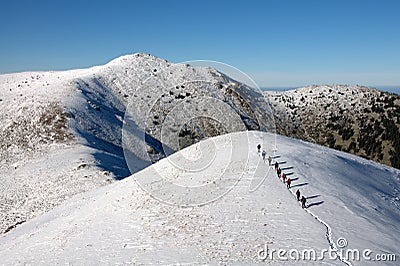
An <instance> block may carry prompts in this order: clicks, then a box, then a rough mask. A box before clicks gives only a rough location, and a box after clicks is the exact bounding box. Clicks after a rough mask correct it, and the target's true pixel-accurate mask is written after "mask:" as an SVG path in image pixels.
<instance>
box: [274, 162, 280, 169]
mask: <svg viewBox="0 0 400 266" xmlns="http://www.w3.org/2000/svg"><path fill="white" fill-rule="evenodd" d="M278 166H279V164H278V162H275V170H277V169H278Z"/></svg>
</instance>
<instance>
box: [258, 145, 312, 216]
mask: <svg viewBox="0 0 400 266" xmlns="http://www.w3.org/2000/svg"><path fill="white" fill-rule="evenodd" d="M257 150H258V153H260V152H261V144H258V145H257ZM261 155H262V158H263V160H264V162H265V157H266V156H267V152H266V151H265V150H263V151H262V153H261ZM271 162H272V158H271V156H268V166H271ZM274 167H275V171H276V174H277V175H278V178H279V179H281V178H282V181H283V183H284V184H286V187H287V188H288V189H290V185H291V184H292V180H291V179H290V177H287V175H286V174H285V173H283V172H282V169H281V168H280V167H279V163H278V162H277V161H276V162H275V164H274ZM296 198H297V201H300V202H301V207H302V208H306V207H307V206H306V203H307V199H306V198H305V197H304V195H303V196H301V193H300V190H299V189H297V190H296Z"/></svg>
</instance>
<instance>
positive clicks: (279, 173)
mask: <svg viewBox="0 0 400 266" xmlns="http://www.w3.org/2000/svg"><path fill="white" fill-rule="evenodd" d="M276 173H277V174H278V178H281V173H282V170H281V168H278V170H277V171H276Z"/></svg>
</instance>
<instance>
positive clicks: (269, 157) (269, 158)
mask: <svg viewBox="0 0 400 266" xmlns="http://www.w3.org/2000/svg"><path fill="white" fill-rule="evenodd" d="M271 162H272V158H271V156H268V166H270V165H271Z"/></svg>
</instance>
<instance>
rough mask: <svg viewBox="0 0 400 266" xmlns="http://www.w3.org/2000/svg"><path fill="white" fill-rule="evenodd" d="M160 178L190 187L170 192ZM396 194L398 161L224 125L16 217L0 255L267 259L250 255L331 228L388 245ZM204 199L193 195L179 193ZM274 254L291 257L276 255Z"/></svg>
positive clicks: (395, 231)
mask: <svg viewBox="0 0 400 266" xmlns="http://www.w3.org/2000/svg"><path fill="white" fill-rule="evenodd" d="M258 143H262V144H263V148H265V149H266V150H267V153H268V155H272V156H274V158H275V159H274V161H275V160H277V161H278V162H279V164H280V167H281V168H282V170H283V172H285V173H286V174H287V175H288V176H289V177H290V178H291V179H292V180H293V182H292V189H291V190H288V189H287V188H286V186H285V185H284V184H283V183H282V181H281V180H280V179H278V178H277V175H276V173H275V171H274V169H273V167H268V166H267V165H266V164H265V163H264V162H262V161H261V157H260V156H259V154H258V153H257V152H256V145H257V144H258ZM199 150H201V154H203V155H204V154H213V155H215V156H214V157H213V156H211V157H210V156H202V155H201V154H200V155H199ZM181 158H185V159H186V160H189V161H190V160H192V163H193V165H195V164H196V163H197V162H198V161H200V162H202V160H206V161H207V160H208V159H209V158H214V159H213V160H211V161H210V163H209V164H208V167H205V168H204V169H203V170H199V171H197V172H194V171H191V169H190V166H189V167H188V168H182V167H180V168H177V166H176V163H179V162H180V160H182V159H181ZM226 158H230V159H229V160H226ZM224 161H226V162H227V164H228V166H229V167H227V168H226V167H225V166H226V164H225V163H221V162H224ZM222 173H224V174H226V175H223V174H222ZM157 176H162V177H163V179H157ZM264 177H265V179H264ZM188 179H190V180H191V181H188ZM146 180H149V182H146ZM165 180H169V181H170V182H171V181H173V182H174V183H176V184H180V185H181V187H183V188H186V189H187V190H188V191H190V192H193V193H194V194H192V195H190V194H185V193H176V192H177V190H176V187H175V186H169V185H168V184H169V183H167V182H165ZM191 185H193V186H191ZM199 186H200V187H201V188H202V193H199V192H198V190H197V188H198V187H199ZM298 188H299V189H300V190H301V192H302V194H304V195H305V196H307V197H308V209H307V210H303V209H302V208H301V206H300V204H299V203H298V202H297V200H296V199H295V197H294V192H295V190H296V189H298ZM168 189H170V190H169V191H168ZM149 191H150V192H151V194H149V193H148V192H149ZM224 191H228V192H227V193H226V194H224V195H223V196H221V197H219V196H220V195H222V192H224ZM160 192H161V193H160ZM168 192H169V193H168ZM212 192H215V195H213V194H212ZM399 193H400V171H399V170H397V169H394V168H390V167H387V166H383V165H380V164H378V163H374V162H372V161H368V160H365V159H362V158H359V157H356V156H353V155H349V154H346V153H343V152H338V151H335V150H332V149H328V148H325V147H321V146H318V145H315V144H310V143H306V142H302V141H298V140H294V139H290V138H286V137H282V136H275V135H273V134H268V133H260V132H254V131H249V132H241V133H232V134H227V135H223V136H218V137H215V138H210V139H207V140H204V141H201V142H199V143H197V144H195V145H192V146H190V147H188V148H186V149H184V150H182V151H179V152H177V153H175V154H173V155H172V156H170V157H168V158H165V159H162V160H161V161H159V162H157V163H156V164H154V165H152V166H149V167H147V168H145V169H144V170H142V171H140V172H138V173H136V174H134V175H132V176H130V177H128V178H126V179H124V180H122V181H118V182H115V183H113V184H110V185H108V186H104V187H101V188H99V189H96V190H92V191H90V192H87V193H83V194H80V195H77V196H75V197H73V198H71V199H69V200H68V201H67V203H66V204H64V205H62V206H60V207H58V208H56V209H54V210H52V211H50V212H48V213H46V214H44V215H42V216H40V217H37V218H35V219H32V220H30V221H28V222H26V223H24V224H22V225H20V226H17V228H16V229H15V230H13V231H11V232H10V233H8V234H6V235H4V236H3V237H2V238H1V239H0V258H1V263H2V264H4V265H10V264H74V265H98V264H100V265H109V264H119V265H121V264H177V263H179V264H204V263H206V264H207V263H208V264H218V263H219V264H253V263H271V261H269V260H266V261H261V260H259V258H258V257H257V252H258V251H259V250H260V248H262V247H263V246H264V245H265V244H267V245H268V247H269V248H271V249H280V248H282V249H286V250H290V249H299V250H302V249H306V248H314V249H316V250H319V251H320V250H322V249H328V248H329V247H330V246H332V245H333V246H334V247H335V248H338V246H337V241H338V239H339V238H341V237H344V238H345V239H346V240H347V242H348V246H347V247H348V248H352V249H354V248H358V249H361V250H363V249H366V248H368V249H370V250H372V251H373V253H374V254H378V253H394V254H397V256H398V255H399V251H400V248H399V246H398V239H399V237H400V235H399V232H400V230H399V229H400V228H399V227H400V226H399V225H400V223H399V221H400V205H399V204H400V199H399ZM156 198H159V199H160V198H161V199H162V201H160V200H157V199H156ZM207 199H209V200H210V202H209V203H207V204H198V205H201V206H196V204H193V206H190V204H189V203H190V202H195V203H196V202H197V203H200V202H205V200H207ZM165 202H169V204H166V203H165ZM185 204H186V206H187V207H182V205H185ZM311 214H312V215H311ZM315 217H317V218H318V219H319V220H318V219H316V218H315ZM327 226H328V228H327ZM330 233H331V234H330ZM329 241H330V242H329ZM272 263H273V264H274V265H275V264H276V265H281V264H283V265H287V264H294V262H293V261H281V260H278V259H276V258H275V260H274V261H273V262H272ZM298 263H302V264H304V265H310V264H315V265H321V264H327V265H339V264H342V265H345V263H347V264H350V263H352V264H353V265H365V264H367V263H368V262H366V261H360V262H357V261H345V262H343V261H340V260H339V259H337V260H328V259H326V260H324V261H298ZM370 263H371V265H372V264H376V263H377V262H370ZM386 263H387V265H395V264H396V263H395V262H386Z"/></svg>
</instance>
